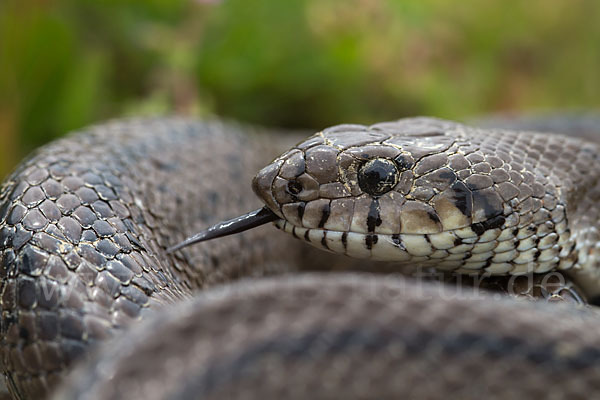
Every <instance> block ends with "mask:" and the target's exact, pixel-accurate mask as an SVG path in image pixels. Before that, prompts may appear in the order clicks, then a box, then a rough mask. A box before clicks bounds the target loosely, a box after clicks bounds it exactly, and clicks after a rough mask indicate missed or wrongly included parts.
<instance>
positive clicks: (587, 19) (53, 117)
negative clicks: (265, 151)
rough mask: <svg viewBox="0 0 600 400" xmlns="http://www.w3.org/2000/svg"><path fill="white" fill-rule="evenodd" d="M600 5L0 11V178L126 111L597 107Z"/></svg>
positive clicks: (368, 118) (268, 113)
mask: <svg viewBox="0 0 600 400" xmlns="http://www.w3.org/2000/svg"><path fill="white" fill-rule="evenodd" d="M599 16H600V2H599V1H597V0H543V1H542V0H487V1H480V0H462V1H447V0H223V1H216V0H213V1H209V0H204V1H200V0H139V1H134V0H119V1H117V0H97V1H92V0H57V1H50V0H45V1H44V0H17V1H12V0H0V177H2V176H4V175H5V174H6V173H8V172H9V170H10V169H11V168H12V167H13V166H14V165H15V163H17V162H18V161H19V160H20V159H21V158H22V157H23V155H24V154H26V153H27V152H28V151H30V150H31V149H32V148H34V147H36V146H39V145H40V144H42V143H44V142H47V141H48V140H51V139H52V138H55V137H57V136H59V135H61V134H64V133H65V132H67V131H69V130H71V129H75V128H79V127H82V126H83V125H85V124H88V123H91V122H98V121H101V120H103V119H106V118H114V117H119V116H124V115H134V114H135V115H143V114H167V113H180V114H188V115H206V114H217V115H223V116H227V117H232V118H236V119H241V120H245V121H251V122H255V123H260V124H265V125H273V126H283V127H304V128H319V127H323V126H326V125H330V124H335V123H339V122H361V123H369V122H374V121H376V120H385V119H393V118H398V117H401V116H406V115H414V114H428V115H435V116H439V117H446V118H458V119H460V118H465V117H468V116H472V115H476V114H481V113H488V112H509V111H524V110H538V111H539V110H544V109H557V108H559V109H569V108H598V106H599V105H600V78H599V72H600V23H598V17H599Z"/></svg>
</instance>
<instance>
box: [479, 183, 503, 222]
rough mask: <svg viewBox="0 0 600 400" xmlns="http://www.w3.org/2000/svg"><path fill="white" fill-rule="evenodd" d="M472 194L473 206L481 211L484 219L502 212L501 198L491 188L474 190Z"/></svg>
mask: <svg viewBox="0 0 600 400" xmlns="http://www.w3.org/2000/svg"><path fill="white" fill-rule="evenodd" d="M471 193H472V195H473V207H474V208H475V209H476V210H482V211H483V217H484V218H485V219H490V218H493V217H495V216H497V215H500V214H502V213H503V212H504V207H503V205H502V199H501V198H500V196H499V195H498V194H497V193H495V192H494V191H492V189H483V190H475V191H473V192H471Z"/></svg>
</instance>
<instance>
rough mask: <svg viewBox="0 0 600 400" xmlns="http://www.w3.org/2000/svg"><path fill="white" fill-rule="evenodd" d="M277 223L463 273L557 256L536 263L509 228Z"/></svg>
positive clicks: (350, 247) (525, 267)
mask: <svg viewBox="0 0 600 400" xmlns="http://www.w3.org/2000/svg"><path fill="white" fill-rule="evenodd" d="M275 226H276V227H277V228H279V229H281V230H283V231H285V232H287V233H290V234H292V235H293V236H294V237H296V238H298V239H301V240H304V241H305V242H307V243H309V244H311V245H313V246H315V247H317V248H320V249H324V250H327V251H330V252H333V253H337V254H344V255H347V256H350V257H352V258H359V259H372V260H376V261H388V262H397V263H410V264H411V265H420V266H434V267H435V268H436V269H438V270H441V271H451V272H457V273H462V274H475V273H481V272H486V273H490V274H492V275H523V274H528V273H544V272H548V271H550V270H552V269H553V268H555V267H556V265H557V262H558V261H559V260H558V259H556V257H552V258H551V259H548V260H545V259H544V260H541V261H539V260H538V262H532V261H535V260H532V259H531V257H529V255H530V253H531V251H517V249H516V247H515V242H514V237H513V236H512V234H511V233H510V230H509V229H507V230H498V231H497V232H496V234H495V235H493V236H485V235H484V236H479V235H477V234H476V233H475V232H471V233H472V234H471V235H465V233H466V232H468V231H465V230H464V229H462V230H456V231H444V232H440V233H436V234H380V233H358V232H345V231H334V230H328V229H322V228H305V227H300V226H296V225H293V224H292V223H291V222H289V221H286V220H283V219H277V220H276V221H275Z"/></svg>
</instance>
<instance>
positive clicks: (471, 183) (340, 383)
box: [0, 116, 600, 400]
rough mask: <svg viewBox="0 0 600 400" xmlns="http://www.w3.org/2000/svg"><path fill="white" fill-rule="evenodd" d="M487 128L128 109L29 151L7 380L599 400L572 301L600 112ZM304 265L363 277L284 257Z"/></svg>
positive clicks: (595, 184) (598, 356)
mask: <svg viewBox="0 0 600 400" xmlns="http://www.w3.org/2000/svg"><path fill="white" fill-rule="evenodd" d="M490 124H491V126H487V127H472V126H467V125H463V124H460V123H456V122H452V121H445V120H440V119H435V118H407V119H401V120H398V121H392V122H385V123H379V124H374V125H370V126H366V125H348V124H346V125H338V126H334V127H330V128H327V129H324V130H322V131H320V132H317V133H316V134H314V135H312V136H310V137H307V138H302V139H301V138H291V137H287V136H281V135H277V132H273V131H269V130H266V129H261V128H256V127H248V126H244V125H239V124H235V123H232V122H222V121H217V120H214V121H191V120H187V119H182V118H154V119H131V120H126V121H111V122H108V123H104V124H101V125H97V126H92V127H89V128H85V129H83V130H81V131H80V132H77V133H75V134H73V135H70V136H68V137H65V138H63V139H60V140H58V141H55V142H53V143H50V144H49V145H47V146H45V147H43V148H41V149H39V150H38V151H36V152H35V153H34V154H33V155H31V156H30V157H28V158H27V159H26V160H24V161H23V162H22V163H21V164H20V165H19V166H18V167H17V168H16V170H15V171H14V172H13V173H12V174H11V175H10V176H9V177H7V178H6V180H5V181H4V183H3V184H2V185H1V186H0V367H1V368H2V373H3V374H4V376H5V378H6V385H7V388H8V391H9V392H10V394H11V395H12V397H13V398H17V399H39V398H44V397H47V396H50V395H52V392H54V394H53V395H54V398H56V399H86V400H92V399H119V398H124V397H127V398H145V399H167V398H169V399H181V400H183V399H191V398H206V399H224V398H227V399H229V398H248V399H258V398H291V399H302V398H308V397H311V398H321V399H331V398H354V399H364V398H398V397H407V398H415V399H436V398H444V399H479V398H482V397H484V398H491V399H505V398H515V397H517V398H529V397H541V396H544V397H547V396H549V395H551V396H553V398H557V399H562V398H564V399H578V398H590V397H596V396H598V395H600V351H598V349H600V335H599V334H598V332H600V320H599V319H598V318H597V312H595V311H594V310H593V308H582V307H577V306H575V307H574V306H573V305H572V304H570V303H575V304H579V303H582V302H583V301H584V300H585V298H589V299H592V300H593V299H594V298H597V297H598V296H599V295H600V272H599V269H598V267H597V265H598V248H600V247H599V246H598V243H600V237H599V235H600V233H599V232H598V220H599V217H600V215H599V214H600V213H599V212H598V207H597V203H598V199H600V173H598V172H597V171H600V157H599V156H598V155H599V154H600V152H599V150H600V146H599V145H598V138H597V133H598V130H599V129H598V126H600V120H599V119H598V118H597V117H595V116H589V117H584V116H582V117H567V118H559V119H555V118H552V117H548V118H541V119H537V120H533V121H528V120H521V121H518V120H510V121H508V120H505V121H502V120H495V121H491V122H490ZM483 125H484V124H483V123H482V124H481V125H480V126H483ZM501 128H504V129H501ZM526 130H527V131H526ZM549 131H556V132H558V133H564V135H553V134H549V133H547V132H549ZM269 158H271V159H272V160H273V161H272V162H270V163H267V162H266V161H268V159H269ZM199 164H200V168H199ZM253 171H259V172H258V173H257V174H256V175H255V176H252V172H253ZM217 176H218V179H217V178H215V177H217ZM249 182H252V189H253V191H254V194H255V195H253V194H252V193H251V192H250V190H245V189H244V188H245V187H247V185H248V183H249ZM248 210H255V211H251V212H249V213H248ZM234 215H240V217H236V218H233V219H228V218H231V217H232V216H234ZM219 221H224V222H219ZM269 222H273V223H274V224H275V226H276V227H277V228H279V230H280V231H283V232H286V233H288V234H289V235H288V234H283V233H281V232H280V231H277V230H275V229H272V228H270V227H260V225H263V224H266V223H269ZM206 227H210V228H208V229H206ZM196 232H200V233H196ZM233 233H239V234H236V235H233ZM186 238H188V239H186ZM217 238H218V240H213V241H211V242H210V243H199V244H197V245H195V246H189V244H192V243H198V242H201V241H205V240H208V239H217ZM297 239H300V241H302V242H306V243H308V244H309V245H310V246H305V245H303V244H302V243H300V242H299V241H298V240H297ZM177 243H179V244H177ZM313 247H316V248H317V249H314V251H313ZM323 249H325V250H328V252H329V253H336V254H333V255H332V254H327V253H325V252H323V251H321V250H323ZM339 254H343V255H347V256H350V257H349V258H348V257H337V255H339ZM356 260H358V261H356ZM377 260H385V261H392V263H386V264H380V263H376V262H371V261H377ZM415 266H421V267H424V268H426V270H427V269H428V268H437V269H438V270H441V271H443V272H444V273H445V274H444V275H443V276H442V277H441V279H442V281H443V282H445V283H448V284H449V285H450V287H452V286H454V287H457V285H456V281H454V280H455V279H457V277H458V276H460V275H456V274H466V277H465V279H466V280H471V281H472V282H477V286H479V284H480V283H481V287H482V288H487V289H491V290H495V291H497V292H501V293H509V292H510V293H517V294H518V295H519V296H520V297H521V298H526V299H538V300H542V301H537V302H523V301H518V300H515V299H513V298H505V297H504V296H501V298H500V299H498V298H497V296H494V295H490V294H488V293H486V292H468V291H467V292H463V291H460V290H454V289H449V290H450V291H451V294H452V295H450V296H444V295H442V294H441V293H440V288H441V287H445V286H439V284H436V283H432V282H429V283H428V282H420V284H419V285H415V283H416V282H415V280H412V279H409V278H403V277H400V276H398V274H396V272H397V271H403V272H405V271H410V270H411V268H413V267H415ZM311 268H312V269H316V270H335V271H337V270H340V269H342V270H345V269H349V270H359V271H363V273H356V272H355V273H349V272H346V273H343V274H340V273H331V274H327V273H323V272H321V273H312V274H307V275H303V274H298V273H297V272H299V271H300V272H302V271H303V270H306V269H311ZM364 271H367V272H384V273H385V272H388V273H389V272H394V273H393V274H391V275H390V274H388V275H384V274H372V273H364ZM294 273H295V274H294ZM532 273H533V275H531V274H532ZM274 274H277V275H283V276H275V277H268V278H261V279H256V278H257V277H258V276H263V275H274ZM484 276H485V277H486V279H485V281H482V282H479V278H481V277H484ZM520 278H523V279H520ZM530 278H531V279H530ZM544 300H547V301H544ZM554 300H561V301H560V303H563V304H553V303H554Z"/></svg>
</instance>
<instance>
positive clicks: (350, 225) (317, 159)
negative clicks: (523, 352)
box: [176, 118, 589, 275]
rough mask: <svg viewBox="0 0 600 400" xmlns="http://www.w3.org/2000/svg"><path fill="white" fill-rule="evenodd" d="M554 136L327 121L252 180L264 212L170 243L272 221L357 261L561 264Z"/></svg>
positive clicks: (440, 124)
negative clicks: (331, 124)
mask: <svg viewBox="0 0 600 400" xmlns="http://www.w3.org/2000/svg"><path fill="white" fill-rule="evenodd" d="M536 135H537V136H536ZM560 140H562V139H558V141H557V142H556V143H554V144H552V146H553V147H552V148H553V150H552V152H549V151H548V150H544V149H543V148H538V147H539V146H538V147H535V146H530V143H545V142H547V139H546V137H545V135H544V134H542V133H539V134H535V133H529V134H523V133H519V132H511V131H499V130H481V129H476V128H470V127H468V126H465V125H461V124H458V123H454V122H449V121H443V120H438V119H433V118H410V119H403V120H399V121H395V122H387V123H380V124H376V125H372V126H363V125H339V126H334V127H332V128H328V129H325V130H324V131H322V132H319V133H317V134H315V135H313V136H311V137H309V138H308V139H306V140H304V141H302V142H300V143H298V144H297V145H296V146H294V147H293V148H292V149H290V150H288V151H286V152H285V153H283V154H282V155H281V156H280V157H278V158H276V159H275V160H274V161H273V162H272V163H270V164H269V165H267V166H266V167H264V168H263V169H262V170H261V171H260V172H259V173H258V174H257V175H256V177H255V178H254V180H253V182H252V187H253V190H254V192H255V193H256V194H257V195H258V196H259V197H260V198H261V199H262V201H263V202H264V203H265V207H264V208H262V209H260V210H256V211H253V212H251V213H248V214H246V215H244V216H241V217H238V218H234V219H232V220H230V221H225V222H222V223H220V224H218V225H216V226H214V227H211V228H209V229H208V230H206V231H204V232H201V233H200V234H198V235H196V236H195V237H193V238H190V239H188V241H186V242H184V243H183V244H181V245H179V246H178V247H176V248H180V247H182V246H183V245H187V244H189V243H194V242H197V241H202V240H207V239H210V238H215V237H220V236H224V235H228V234H231V233H236V232H241V231H242V230H246V229H250V228H252V227H254V226H258V225H260V224H264V223H267V222H275V225H276V226H277V227H278V228H280V229H282V230H284V231H286V232H288V233H291V234H292V235H294V236H295V237H297V238H300V239H303V240H305V241H307V242H309V243H310V244H312V245H314V246H316V247H319V248H323V249H325V250H329V251H332V252H335V253H340V254H345V255H348V256H351V257H355V258H370V259H375V260H386V261H395V262H398V263H401V264H411V265H434V266H435V267H436V268H437V269H442V270H450V271H456V272H461V273H473V272H474V271H477V272H481V271H485V272H487V273H491V274H496V275H504V274H523V273H529V272H546V271H549V270H551V269H553V268H556V267H558V268H562V269H566V268H570V267H571V266H572V265H573V263H574V262H575V258H574V257H576V254H575V252H574V251H573V249H574V241H573V238H572V237H571V236H570V232H569V228H568V225H567V219H566V212H565V209H566V208H565V206H566V204H565V196H564V195H565V193H563V192H564V191H563V190H562V189H561V188H560V185H556V184H555V182H557V181H556V179H555V178H553V177H551V174H550V172H549V171H550V168H551V165H552V162H553V160H555V159H557V158H558V157H560V155H561V154H562V153H561V151H562V147H561V146H560V143H562V142H560ZM573 146H575V144H573ZM573 146H571V147H573ZM577 146H579V144H577ZM564 148H565V149H567V150H565V152H566V153H565V154H566V155H568V154H570V153H569V151H570V150H569V148H570V147H569V146H566V147H564ZM581 148H582V149H583V150H582V152H583V151H584V150H585V148H584V147H581ZM588 152H589V151H588ZM571 153H572V152H571ZM582 154H583V153H582ZM586 154H587V153H586ZM544 157H545V158H544ZM552 179H554V180H552Z"/></svg>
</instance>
